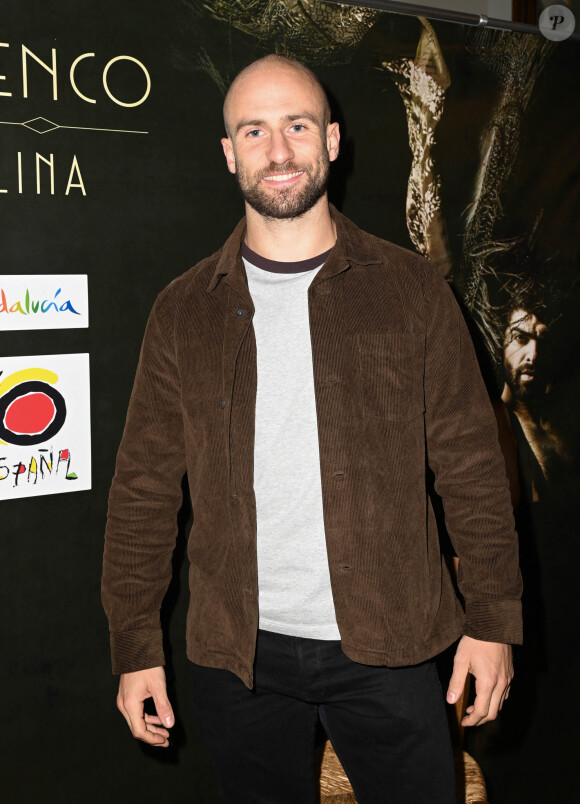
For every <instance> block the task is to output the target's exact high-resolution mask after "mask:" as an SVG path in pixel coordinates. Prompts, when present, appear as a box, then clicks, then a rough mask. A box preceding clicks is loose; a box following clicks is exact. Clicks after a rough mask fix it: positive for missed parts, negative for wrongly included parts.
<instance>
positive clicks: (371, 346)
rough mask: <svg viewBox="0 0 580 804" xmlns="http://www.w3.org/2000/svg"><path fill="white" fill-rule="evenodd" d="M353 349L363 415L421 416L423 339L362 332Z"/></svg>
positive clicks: (408, 418)
mask: <svg viewBox="0 0 580 804" xmlns="http://www.w3.org/2000/svg"><path fill="white" fill-rule="evenodd" d="M357 350H358V358H359V370H360V372H359V377H360V387H361V394H362V403H363V411H364V415H365V416H372V417H374V418H380V419H389V420H391V421H407V420H410V419H414V418H416V417H417V416H420V415H422V413H423V410H424V404H423V338H421V337H419V336H417V335H409V334H408V333H394V334H389V333H383V332H379V333H372V332H369V333H367V332H363V333H359V334H358V335H357Z"/></svg>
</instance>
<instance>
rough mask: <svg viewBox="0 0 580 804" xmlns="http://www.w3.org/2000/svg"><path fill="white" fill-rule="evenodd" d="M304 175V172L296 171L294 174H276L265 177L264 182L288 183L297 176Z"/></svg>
mask: <svg viewBox="0 0 580 804" xmlns="http://www.w3.org/2000/svg"><path fill="white" fill-rule="evenodd" d="M303 173H304V171H303V170H295V171H294V172H293V173H275V174H274V175H272V176H264V177H263V178H264V181H272V182H277V181H288V180H289V179H294V178H296V176H301V175H302V174H303Z"/></svg>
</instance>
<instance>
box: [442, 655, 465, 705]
mask: <svg viewBox="0 0 580 804" xmlns="http://www.w3.org/2000/svg"><path fill="white" fill-rule="evenodd" d="M466 679H467V665H464V664H459V663H458V662H457V661H455V663H454V665H453V673H452V675H451V678H450V679H449V686H448V688H447V696H446V700H447V703H449V704H454V703H455V702H456V701H458V700H459V698H460V697H461V695H462V693H463V689H464V687H465V681H466Z"/></svg>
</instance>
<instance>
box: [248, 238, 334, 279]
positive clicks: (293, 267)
mask: <svg viewBox="0 0 580 804" xmlns="http://www.w3.org/2000/svg"><path fill="white" fill-rule="evenodd" d="M331 251H332V248H329V249H328V251H325V252H323V253H322V254H319V255H318V256H317V257H310V258H309V259H307V260H297V261H296V262H281V261H279V260H268V259H266V257H262V256H261V255H260V254H256V252H255V251H252V249H251V248H250V247H249V246H247V245H246V243H245V242H244V241H242V257H243V258H244V259H246V260H247V261H248V262H250V263H252V265H255V266H256V268H262V269H263V270H264V271H271V272H272V273H275V274H299V273H301V272H302V271H312V270H313V269H314V268H318V267H319V266H320V265H322V264H323V263H324V262H325V261H326V258H327V257H328V255H329V254H330V252H331Z"/></svg>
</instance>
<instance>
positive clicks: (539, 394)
mask: <svg viewBox="0 0 580 804" xmlns="http://www.w3.org/2000/svg"><path fill="white" fill-rule="evenodd" d="M505 372H506V382H507V384H508V386H509V388H510V390H511V392H512V396H513V398H514V399H517V400H519V401H520V402H523V403H525V404H528V405H530V404H531V405H538V404H541V403H542V402H543V401H545V395H546V386H545V385H542V383H541V382H540V381H539V377H537V376H536V375H535V374H534V379H533V380H532V381H531V382H522V380H521V376H520V375H521V373H522V372H521V371H520V370H519V369H512V367H511V366H510V365H509V364H507V363H506V364H505Z"/></svg>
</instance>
